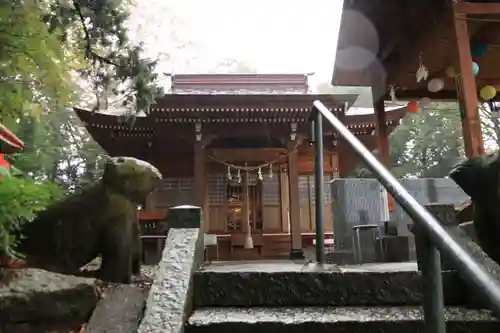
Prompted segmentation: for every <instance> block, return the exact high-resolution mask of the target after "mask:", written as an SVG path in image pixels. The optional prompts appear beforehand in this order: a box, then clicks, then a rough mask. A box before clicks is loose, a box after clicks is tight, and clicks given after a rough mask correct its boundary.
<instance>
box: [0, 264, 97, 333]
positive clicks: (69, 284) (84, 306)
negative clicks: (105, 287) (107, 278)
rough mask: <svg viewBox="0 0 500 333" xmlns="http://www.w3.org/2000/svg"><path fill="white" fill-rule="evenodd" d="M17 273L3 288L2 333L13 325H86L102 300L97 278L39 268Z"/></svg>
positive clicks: (0, 287) (0, 303) (0, 289)
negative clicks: (6, 326)
mask: <svg viewBox="0 0 500 333" xmlns="http://www.w3.org/2000/svg"><path fill="white" fill-rule="evenodd" d="M1 270H2V268H0V271H1ZM0 273H1V272H0ZM14 274H15V276H14V277H13V278H12V280H11V281H10V282H8V283H7V284H4V285H0V332H3V328H2V325H4V324H8V323H9V322H11V323H30V322H33V323H44V322H57V321H60V322H64V321H65V320H68V319H71V320H82V322H84V321H86V319H87V318H88V316H89V315H90V314H91V313H92V311H93V310H94V308H95V306H96V304H97V301H98V300H99V296H98V293H97V284H96V280H95V279H90V278H83V277H77V276H71V275H63V274H57V273H53V272H48V271H45V270H42V269H35V268H26V269H18V270H15V273H14ZM75 300H77V301H75Z"/></svg>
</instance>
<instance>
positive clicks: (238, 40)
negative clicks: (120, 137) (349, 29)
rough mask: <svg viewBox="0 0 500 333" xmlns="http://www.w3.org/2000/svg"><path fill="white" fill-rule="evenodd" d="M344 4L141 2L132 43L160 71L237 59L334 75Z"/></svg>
mask: <svg viewBox="0 0 500 333" xmlns="http://www.w3.org/2000/svg"><path fill="white" fill-rule="evenodd" d="M341 9H342V0H308V1H305V0H293V1H290V0H288V1H287V0H253V1H248V0H238V1H234V0H232V1H231V0H210V1H206V0H205V1H204V0H142V1H137V7H136V9H135V10H134V12H133V15H132V19H131V32H132V34H133V38H134V39H136V40H138V41H139V40H140V41H144V43H145V47H146V51H147V54H148V55H149V56H151V57H156V56H158V55H161V59H162V64H161V70H162V71H165V72H171V71H173V72H175V73H187V72H206V71H208V70H210V69H212V68H213V67H214V66H215V65H216V64H217V63H218V62H219V61H220V60H223V59H225V58H234V59H238V60H241V61H243V62H245V63H247V64H248V65H249V66H251V67H254V68H256V69H257V70H258V71H259V72H261V73H306V72H315V73H316V79H317V80H320V81H329V80H330V78H331V75H332V71H333V63H334V59H335V48H336V43H337V36H338V29H339V24H340V15H341Z"/></svg>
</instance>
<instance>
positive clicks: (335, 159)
mask: <svg viewBox="0 0 500 333" xmlns="http://www.w3.org/2000/svg"><path fill="white" fill-rule="evenodd" d="M339 167H340V165H339V153H338V147H337V152H336V153H333V154H332V179H335V178H339V177H340V170H339Z"/></svg>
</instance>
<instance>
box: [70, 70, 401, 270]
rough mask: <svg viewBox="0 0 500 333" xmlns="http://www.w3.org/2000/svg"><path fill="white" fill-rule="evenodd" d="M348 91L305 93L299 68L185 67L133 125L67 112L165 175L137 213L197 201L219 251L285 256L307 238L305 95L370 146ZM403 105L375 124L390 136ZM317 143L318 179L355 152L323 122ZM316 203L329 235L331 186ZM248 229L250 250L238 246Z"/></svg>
mask: <svg viewBox="0 0 500 333" xmlns="http://www.w3.org/2000/svg"><path fill="white" fill-rule="evenodd" d="M356 98H357V96H356V95H315V94H310V93H309V86H308V76H307V75H303V74H280V75H276V74H269V75H263V74H251V75H236V74H207V75H205V74H186V75H174V76H173V77H172V84H171V90H170V91H169V92H168V93H167V94H165V95H164V96H163V97H162V98H160V99H158V100H157V101H156V103H155V104H154V105H152V106H151V108H150V110H149V112H148V113H147V115H144V116H142V117H137V118H136V120H135V123H134V125H133V126H132V127H131V126H130V125H128V124H125V123H123V119H122V117H121V116H119V115H109V114H108V115H105V114H99V113H93V112H90V111H87V110H82V109H75V111H76V112H77V114H78V116H79V117H80V119H81V120H82V121H83V122H84V124H85V126H86V127H87V129H88V131H89V132H90V134H91V135H92V136H93V137H94V139H95V140H96V141H97V142H98V143H99V144H100V145H101V146H102V147H103V148H104V150H106V152H107V153H108V154H110V155H112V156H118V155H127V156H133V157H137V158H140V159H143V160H146V161H149V162H151V163H152V164H154V165H155V166H156V167H158V168H159V169H160V171H161V172H162V174H163V175H164V181H163V185H162V186H161V188H159V189H158V190H157V191H156V192H154V193H152V194H151V195H150V197H149V198H148V200H147V202H146V203H145V205H144V209H143V211H142V212H141V214H140V216H141V218H142V219H144V220H150V219H162V218H163V217H164V215H165V212H166V210H167V209H168V208H169V207H171V206H176V205H181V204H196V205H199V206H201V207H203V209H204V212H205V215H204V216H205V217H204V222H205V230H206V233H207V234H212V235H217V241H218V248H219V251H218V252H219V253H218V259H222V260H237V259H258V258H283V257H290V255H292V256H294V253H295V254H297V255H298V254H300V253H301V252H302V249H303V247H305V246H307V245H310V244H312V240H313V238H314V232H315V221H314V207H315V204H316V200H315V197H314V188H313V186H314V171H313V168H314V157H313V154H314V151H313V148H312V147H311V146H310V144H309V140H308V133H307V132H308V125H307V119H308V115H309V113H310V110H311V106H312V102H313V101H314V100H317V99H319V100H321V101H322V102H323V103H324V104H325V105H326V106H327V107H328V108H329V109H330V110H332V111H333V112H334V113H335V114H336V115H337V116H338V117H340V118H341V119H342V121H343V122H344V123H345V124H346V125H347V126H348V127H349V129H351V131H353V132H354V133H355V134H356V135H357V136H358V138H359V139H361V140H362V141H363V142H364V143H365V144H366V145H367V146H368V147H369V148H371V149H375V148H376V142H377V140H375V132H376V122H377V119H376V117H375V115H374V114H373V113H368V114H362V113H359V112H358V113H356V112H355V111H353V110H351V106H352V104H353V103H354V101H355V100H356ZM405 112H406V110H405V108H402V109H398V110H393V111H388V112H386V113H387V115H386V121H385V123H384V124H383V125H382V127H383V132H384V133H386V134H387V135H388V134H389V133H390V132H391V131H392V130H393V129H394V128H395V127H396V126H397V125H398V124H399V122H400V119H401V118H402V117H403V116H404V115H405ZM324 142H325V147H324V148H325V151H324V156H325V158H324V160H325V165H324V170H325V181H326V182H330V181H331V180H332V179H333V178H336V177H345V176H347V175H348V173H349V172H351V171H352V170H353V169H354V167H355V166H356V165H357V164H358V162H359V161H358V159H357V158H356V156H355V155H354V154H353V153H351V151H350V149H349V148H348V146H347V145H346V144H345V143H344V142H343V141H342V140H339V138H338V137H337V136H336V133H334V132H333V131H332V130H331V129H328V128H325V132H324ZM323 203H324V206H325V207H324V208H325V221H328V222H327V223H326V226H325V228H326V234H327V237H328V235H331V234H332V232H333V230H332V228H333V226H332V223H331V221H332V215H331V196H330V193H328V192H327V193H325V198H324V201H323ZM248 234H251V237H252V239H253V247H252V249H244V245H245V244H244V243H245V236H246V235H248ZM330 237H331V236H330ZM299 252H300V253H299ZM211 255H212V256H214V257H215V253H211Z"/></svg>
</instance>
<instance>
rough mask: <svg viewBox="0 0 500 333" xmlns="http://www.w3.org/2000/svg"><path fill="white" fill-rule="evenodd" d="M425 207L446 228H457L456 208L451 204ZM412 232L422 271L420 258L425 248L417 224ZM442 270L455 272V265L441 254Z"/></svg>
mask: <svg viewBox="0 0 500 333" xmlns="http://www.w3.org/2000/svg"><path fill="white" fill-rule="evenodd" d="M425 207H426V208H427V209H428V210H429V212H430V213H431V214H432V215H434V217H435V218H436V219H437V220H438V221H439V222H441V224H442V225H443V226H444V227H446V228H450V227H455V226H456V225H457V221H456V211H455V206H454V205H451V204H428V205H425ZM412 232H413V233H414V235H415V247H416V252H417V263H418V267H419V269H420V256H421V249H422V246H425V245H424V244H425V243H423V242H422V239H421V237H422V234H421V231H420V230H419V227H418V225H417V224H416V223H414V225H413V226H412ZM441 269H442V270H444V271H447V270H453V269H454V267H453V264H452V263H451V262H450V260H449V259H448V258H446V256H445V255H444V254H443V253H441Z"/></svg>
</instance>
